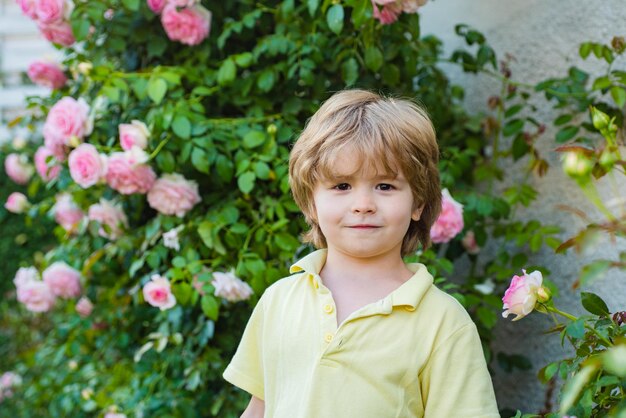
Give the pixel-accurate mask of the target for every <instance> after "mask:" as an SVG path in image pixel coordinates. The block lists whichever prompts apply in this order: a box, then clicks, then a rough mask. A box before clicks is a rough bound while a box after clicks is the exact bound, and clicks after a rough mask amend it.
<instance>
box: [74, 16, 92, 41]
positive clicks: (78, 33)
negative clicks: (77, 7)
mask: <svg viewBox="0 0 626 418" xmlns="http://www.w3.org/2000/svg"><path fill="white" fill-rule="evenodd" d="M90 28H91V22H89V20H87V19H72V33H73V34H74V37H75V38H76V40H77V41H82V40H83V39H85V38H86V37H87V35H89V29H90Z"/></svg>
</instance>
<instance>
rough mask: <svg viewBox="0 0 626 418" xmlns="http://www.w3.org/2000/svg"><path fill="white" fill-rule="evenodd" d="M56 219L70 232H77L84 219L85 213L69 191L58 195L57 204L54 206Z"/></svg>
mask: <svg viewBox="0 0 626 418" xmlns="http://www.w3.org/2000/svg"><path fill="white" fill-rule="evenodd" d="M52 210H53V212H54V219H55V220H56V221H57V223H58V224H59V225H61V226H62V227H63V229H65V230H66V231H67V232H68V233H74V232H76V229H77V228H78V224H80V222H81V221H82V220H83V218H84V216H85V214H84V213H83V211H82V210H80V208H79V207H78V206H76V203H74V200H73V199H72V196H71V195H70V194H67V193H60V194H58V195H57V196H56V204H55V205H54V206H53V208H52Z"/></svg>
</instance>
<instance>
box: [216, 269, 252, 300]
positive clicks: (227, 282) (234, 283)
mask: <svg viewBox="0 0 626 418" xmlns="http://www.w3.org/2000/svg"><path fill="white" fill-rule="evenodd" d="M211 284H212V285H213V287H215V296H218V297H221V298H224V299H226V300H227V301H229V302H237V301H240V300H246V299H248V298H249V297H250V295H252V293H253V292H252V288H251V287H250V286H249V285H248V283H246V282H244V281H243V280H241V279H240V278H238V277H236V276H235V275H234V274H233V273H220V272H219V271H216V272H214V273H213V281H211Z"/></svg>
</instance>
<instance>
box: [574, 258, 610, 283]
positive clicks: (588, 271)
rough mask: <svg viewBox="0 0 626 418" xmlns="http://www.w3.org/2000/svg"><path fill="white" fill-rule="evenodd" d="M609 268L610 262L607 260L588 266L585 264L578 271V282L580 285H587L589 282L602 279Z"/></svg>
mask: <svg viewBox="0 0 626 418" xmlns="http://www.w3.org/2000/svg"><path fill="white" fill-rule="evenodd" d="M610 268H611V262H610V261H609V260H597V261H594V262H592V263H590V264H587V265H586V266H584V267H583V268H582V269H581V270H580V277H579V279H578V280H579V281H580V284H581V285H583V286H584V285H586V284H589V283H590V282H592V281H594V280H596V279H598V278H600V277H602V276H603V275H604V273H606V271H607V270H608V269H610Z"/></svg>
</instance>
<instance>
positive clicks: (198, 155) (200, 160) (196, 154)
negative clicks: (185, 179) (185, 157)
mask: <svg viewBox="0 0 626 418" xmlns="http://www.w3.org/2000/svg"><path fill="white" fill-rule="evenodd" d="M191 164H193V166H194V167H195V168H196V169H197V170H198V171H200V172H201V173H205V174H209V159H208V158H207V155H206V152H205V151H204V150H203V149H202V148H195V147H194V149H193V151H192V152H191Z"/></svg>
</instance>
